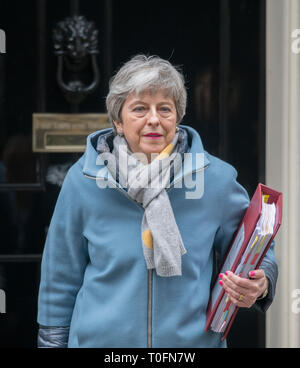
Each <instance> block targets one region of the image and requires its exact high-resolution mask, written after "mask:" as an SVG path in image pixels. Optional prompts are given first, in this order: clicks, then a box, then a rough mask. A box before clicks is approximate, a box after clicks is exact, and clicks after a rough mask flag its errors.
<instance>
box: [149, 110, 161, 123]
mask: <svg viewBox="0 0 300 368" xmlns="http://www.w3.org/2000/svg"><path fill="white" fill-rule="evenodd" d="M148 122H149V123H152V124H157V123H159V116H158V112H157V111H156V109H151V110H150V111H149V116H148Z"/></svg>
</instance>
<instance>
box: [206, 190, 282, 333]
mask: <svg viewBox="0 0 300 368" xmlns="http://www.w3.org/2000/svg"><path fill="white" fill-rule="evenodd" d="M263 195H268V196H269V197H268V201H267V203H269V204H272V203H274V204H275V206H276V216H275V224H274V229H273V235H272V236H271V238H270V240H269V242H268V244H267V246H266V248H265V250H264V252H263V253H262V255H261V256H260V259H259V260H258V263H257V265H256V267H255V268H256V269H258V268H259V266H260V264H261V262H262V260H263V258H264V256H265V254H266V252H267V251H268V249H269V247H270V245H271V243H272V241H273V239H274V237H275V235H276V233H277V231H278V229H279V227H280V225H281V219H282V193H280V192H277V191H276V190H274V189H271V188H269V187H267V186H266V185H263V184H261V183H259V184H258V186H257V188H256V191H255V193H254V195H253V197H252V199H251V202H250V204H249V207H248V208H247V210H246V212H245V215H244V217H243V220H242V221H241V223H240V225H239V227H238V229H237V231H236V233H235V235H234V237H233V239H232V242H231V244H230V246H229V248H228V251H227V254H226V256H225V259H224V262H223V264H222V267H223V265H224V264H225V262H226V258H227V256H228V254H229V252H230V250H231V248H232V245H233V244H234V241H235V240H236V236H237V234H238V233H239V230H240V229H241V227H242V226H243V227H244V228H243V230H244V238H243V242H242V244H241V245H240V248H239V251H238V254H237V256H236V258H235V260H234V262H233V265H232V267H231V269H230V271H232V272H235V270H236V268H237V266H238V264H239V263H240V261H241V258H242V256H243V253H244V251H245V250H246V247H247V245H248V243H249V240H250V238H251V235H252V234H253V232H254V230H255V227H256V224H257V222H258V220H259V218H260V216H261V213H262V196H263ZM222 267H221V269H222ZM228 271H229V270H228ZM217 282H218V280H217V281H216V283H217ZM223 295H224V289H223V288H221V290H220V292H219V294H218V297H217V298H215V300H216V301H215V302H214V305H212V295H211V297H210V301H209V304H208V307H207V313H206V325H205V331H208V330H209V329H210V326H211V323H212V320H213V318H214V315H215V313H216V311H217V309H218V306H219V303H220V302H221V300H222V298H223ZM238 309H239V308H238V307H235V310H234V313H233V315H232V317H231V319H230V321H229V322H228V325H227V327H226V329H225V330H224V332H223V335H222V340H224V339H225V338H226V336H227V334H228V332H229V330H230V327H231V325H232V323H233V321H234V319H235V317H236V314H237V312H238Z"/></svg>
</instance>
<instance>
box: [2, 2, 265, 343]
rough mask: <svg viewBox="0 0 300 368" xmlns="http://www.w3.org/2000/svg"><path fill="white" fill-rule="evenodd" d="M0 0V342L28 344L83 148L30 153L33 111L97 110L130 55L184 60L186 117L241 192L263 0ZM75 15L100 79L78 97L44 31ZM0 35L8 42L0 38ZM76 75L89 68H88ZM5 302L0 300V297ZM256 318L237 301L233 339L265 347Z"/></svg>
mask: <svg viewBox="0 0 300 368" xmlns="http://www.w3.org/2000/svg"><path fill="white" fill-rule="evenodd" d="M146 4H147V3H145V4H144V3H143V2H142V3H141V2H140V1H137V0H131V1H129V2H128V1H126V2H125V1H121V0H99V1H94V0H93V1H92V0H88V1H79V0H77V1H76V0H61V1H60V2H59V4H58V2H54V1H46V0H27V1H16V0H0V30H1V31H0V36H1V37H0V38H1V39H0V42H1V45H0V231H1V240H0V289H1V290H2V294H1V295H2V296H3V295H4V294H5V296H6V300H5V308H4V306H3V305H2V306H1V309H0V311H1V312H5V313H0V331H1V334H0V347H35V346H36V335H37V323H36V315H37V294H38V286H39V277H40V261H41V254H42V251H43V246H44V241H45V236H46V234H47V229H48V226H49V222H50V219H51V216H52V212H53V209H54V206H55V202H56V199H57V196H58V193H59V191H60V187H61V183H62V180H63V177H64V175H65V173H66V170H67V169H68V167H69V166H70V165H71V164H72V163H73V162H74V161H75V160H77V159H78V157H79V156H80V155H81V153H80V152H56V151H50V152H49V151H48V152H47V151H46V152H36V151H33V138H32V137H33V127H32V126H33V123H32V121H33V114H34V113H70V112H78V113H104V112H105V105H104V99H105V95H106V94H107V91H108V81H109V78H110V76H111V74H112V73H113V72H114V71H115V70H116V69H117V68H118V67H119V66H120V65H121V64H122V63H123V62H125V61H127V60H128V59H129V58H130V57H131V56H133V55H135V54H137V53H146V54H157V55H159V56H161V57H163V58H166V59H169V60H170V61H171V62H172V63H173V64H176V65H180V66H182V70H183V72H184V75H185V77H186V81H187V87H188V94H189V98H188V112H187V115H186V117H185V119H184V123H185V124H189V125H191V126H192V127H194V128H195V129H196V130H197V131H198V132H199V133H200V135H201V136H202V139H203V141H204V145H205V148H206V150H207V151H209V152H210V153H212V154H215V155H217V156H219V157H220V158H223V159H225V160H227V161H228V162H230V163H231V164H232V165H234V166H235V167H236V169H237V170H238V172H239V177H238V179H239V181H240V183H241V184H242V185H244V186H245V187H246V189H247V190H248V193H249V195H250V196H251V195H252V194H253V193H254V190H255V188H256V185H257V182H258V181H263V180H264V129H265V116H264V115H265V100H264V98H265V97H264V96H265V90H264V88H265V87H264V80H265V60H264V54H265V38H264V36H265V1H262V0H231V1H230V0H205V1H201V2H198V1H197V2H196V1H194V2H192V1H190V2H182V1H179V0H178V1H177V0H165V1H163V2H162V1H158V0H153V1H151V2H149V5H146ZM73 15H83V16H85V17H86V19H87V20H89V21H93V22H94V24H95V27H96V28H97V29H98V35H97V41H98V50H99V53H98V54H96V57H95V58H96V61H97V66H98V68H99V72H100V73H99V74H100V81H99V83H98V84H97V86H96V88H94V90H93V92H92V93H90V94H89V95H88V96H86V98H85V99H84V100H83V101H82V102H81V103H80V104H74V103H73V104H72V103H70V101H68V99H67V98H66V95H65V94H64V93H63V92H62V90H61V89H60V88H59V86H58V83H57V79H56V73H57V66H58V56H57V55H56V54H55V52H54V51H55V50H54V44H53V38H52V35H53V30H54V28H55V27H56V26H57V24H58V22H60V21H62V20H64V19H66V18H67V17H70V16H73ZM3 43H5V46H6V47H4V45H3ZM84 74H85V75H84V78H86V80H88V79H89V78H90V77H91V69H90V68H89V67H86V69H85V72H84ZM2 304H3V303H2ZM264 334H265V332H264V316H263V315H260V314H258V313H257V312H256V311H255V310H254V309H251V310H248V311H244V310H240V312H239V313H238V317H237V319H236V321H235V323H234V325H233V327H232V330H231V333H230V335H229V338H228V343H229V346H232V347H264V339H265V335H264Z"/></svg>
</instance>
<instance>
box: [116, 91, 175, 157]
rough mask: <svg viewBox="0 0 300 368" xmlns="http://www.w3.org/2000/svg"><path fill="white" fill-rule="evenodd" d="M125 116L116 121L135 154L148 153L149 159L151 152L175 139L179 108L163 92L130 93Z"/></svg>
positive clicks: (160, 148) (125, 105)
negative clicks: (120, 120)
mask: <svg viewBox="0 0 300 368" xmlns="http://www.w3.org/2000/svg"><path fill="white" fill-rule="evenodd" d="M121 116H122V123H121V122H117V121H115V125H116V128H117V131H118V133H123V134H124V136H125V139H126V141H127V143H128V145H129V147H130V150H131V151H132V152H133V153H136V152H141V153H143V154H145V155H146V156H147V159H148V162H151V153H160V152H161V151H162V150H163V149H164V148H165V147H166V146H167V145H169V144H170V143H171V142H172V140H173V138H174V135H175V132H176V120H177V112H176V107H175V103H174V101H173V99H172V98H170V97H167V96H166V94H165V93H164V92H163V91H157V92H153V93H150V92H143V93H141V94H139V95H137V94H135V93H133V94H131V95H129V96H128V97H127V99H126V101H125V103H124V105H123V107H122V111H121ZM152 158H153V157H152Z"/></svg>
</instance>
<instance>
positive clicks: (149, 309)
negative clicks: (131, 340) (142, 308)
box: [147, 269, 153, 348]
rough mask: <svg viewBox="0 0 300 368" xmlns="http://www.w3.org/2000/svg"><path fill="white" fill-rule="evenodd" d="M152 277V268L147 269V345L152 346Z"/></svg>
mask: <svg viewBox="0 0 300 368" xmlns="http://www.w3.org/2000/svg"><path fill="white" fill-rule="evenodd" d="M152 277H153V269H150V270H148V306H147V347H148V348H152Z"/></svg>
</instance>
